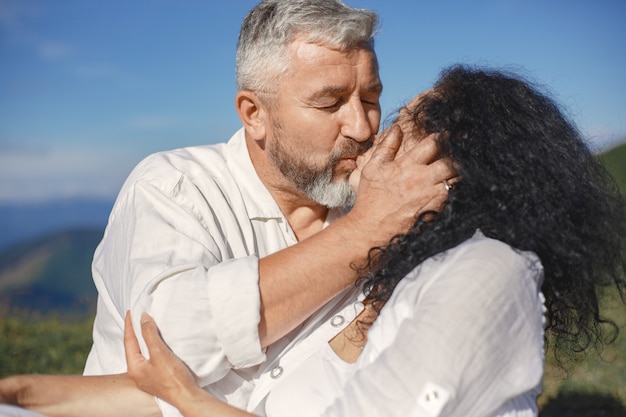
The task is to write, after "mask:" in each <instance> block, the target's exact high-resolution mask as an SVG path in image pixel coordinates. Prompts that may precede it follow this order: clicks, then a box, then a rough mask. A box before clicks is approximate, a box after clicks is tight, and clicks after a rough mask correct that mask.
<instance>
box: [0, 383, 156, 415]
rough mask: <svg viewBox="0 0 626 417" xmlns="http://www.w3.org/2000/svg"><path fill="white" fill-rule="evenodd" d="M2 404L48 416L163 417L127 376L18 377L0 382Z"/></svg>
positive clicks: (150, 399)
mask: <svg viewBox="0 0 626 417" xmlns="http://www.w3.org/2000/svg"><path fill="white" fill-rule="evenodd" d="M0 403H7V404H12V405H17V406H20V407H23V408H26V409H29V410H33V411H36V412H38V413H42V414H45V415H47V416H49V417H57V416H58V417H74V416H75V417H84V416H91V417H114V416H115V417H123V416H129V417H131V416H132V417H136V416H142V417H160V416H161V411H160V410H159V407H158V406H157V404H156V402H155V401H154V397H152V396H150V395H148V394H146V393H145V392H142V391H140V390H138V389H137V388H136V386H135V383H134V382H133V380H132V379H130V377H129V376H128V375H127V374H120V375H103V376H82V375H16V376H11V377H7V378H4V379H0Z"/></svg>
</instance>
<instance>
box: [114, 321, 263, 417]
mask: <svg viewBox="0 0 626 417" xmlns="http://www.w3.org/2000/svg"><path fill="white" fill-rule="evenodd" d="M141 333H142V335H143V338H144V340H145V342H146V345H147V346H148V353H149V355H150V358H149V359H146V358H144V357H143V355H142V354H141V350H140V349H139V342H138V341H137V336H136V335H135V331H134V329H133V323H132V322H131V319H130V313H129V312H127V313H126V319H125V323H124V348H125V349H126V362H127V364H128V375H129V376H130V377H131V378H132V380H133V381H135V384H137V387H138V388H139V389H141V390H143V391H145V392H147V393H148V394H152V395H153V396H155V397H159V398H161V399H162V400H165V401H167V402H168V403H170V404H172V405H173V406H174V407H176V408H178V410H179V411H180V413H181V414H182V415H183V416H185V417H254V415H253V414H250V413H247V412H245V411H243V410H240V409H238V408H235V407H233V406H230V405H228V404H226V403H224V402H221V401H220V400H218V399H216V398H215V397H213V396H212V395H210V394H209V393H208V392H206V391H204V390H203V389H202V388H201V387H200V386H199V385H198V384H197V383H196V380H195V377H194V375H193V373H192V372H191V370H190V369H189V368H187V365H185V364H184V363H183V361H182V360H180V359H179V358H178V357H177V356H176V355H175V354H174V352H172V351H171V349H170V348H169V347H168V346H167V345H166V344H165V342H164V341H163V339H161V336H160V335H159V329H158V328H157V325H156V323H155V322H154V319H153V318H152V317H150V315H148V314H147V313H144V314H142V315H141Z"/></svg>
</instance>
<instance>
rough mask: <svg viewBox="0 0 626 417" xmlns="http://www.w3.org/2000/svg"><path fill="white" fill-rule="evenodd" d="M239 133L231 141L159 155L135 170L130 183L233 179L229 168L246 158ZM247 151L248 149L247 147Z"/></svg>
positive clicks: (173, 150)
mask: <svg viewBox="0 0 626 417" xmlns="http://www.w3.org/2000/svg"><path fill="white" fill-rule="evenodd" d="M239 134H240V132H237V133H236V134H235V135H234V136H233V137H232V138H231V139H230V140H229V141H228V142H220V143H214V144H209V145H198V146H188V147H184V148H178V149H172V150H167V151H160V152H155V153H153V154H151V155H149V156H147V157H145V158H144V159H143V160H142V161H140V162H139V163H138V164H137V166H136V167H135V168H134V169H133V171H132V173H131V175H130V176H129V180H130V181H154V180H163V179H170V180H175V179H176V178H179V177H181V176H184V177H186V178H187V179H190V180H191V181H196V180H198V179H201V180H204V181H206V180H216V181H220V180H226V181H228V180H229V179H230V169H229V166H230V165H231V164H232V161H233V160H236V159H239V158H241V157H242V155H240V154H241V152H242V147H241V146H235V144H236V143H238V142H240V138H239ZM244 150H245V148H244Z"/></svg>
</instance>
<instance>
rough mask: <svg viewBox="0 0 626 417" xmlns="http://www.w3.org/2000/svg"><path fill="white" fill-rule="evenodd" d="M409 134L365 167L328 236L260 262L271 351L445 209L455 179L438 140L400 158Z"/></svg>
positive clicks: (391, 137) (381, 148)
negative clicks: (386, 248) (375, 257)
mask: <svg viewBox="0 0 626 417" xmlns="http://www.w3.org/2000/svg"><path fill="white" fill-rule="evenodd" d="M401 142H402V132H401V131H400V129H399V128H392V129H391V132H390V133H389V134H387V135H386V136H385V137H383V138H382V140H381V141H380V142H379V143H377V144H376V145H375V146H376V147H377V148H376V149H375V150H374V153H373V155H372V157H371V159H370V161H369V162H368V163H367V164H366V166H365V167H364V168H363V173H362V175H361V181H360V185H359V190H358V194H357V199H356V203H355V205H354V207H353V208H352V210H351V211H350V213H348V214H347V215H346V216H344V217H343V218H341V219H339V220H337V221H335V222H333V223H332V224H331V225H330V226H329V227H327V228H326V229H324V230H322V231H320V232H318V233H316V234H315V235H313V236H311V237H309V238H308V239H306V240H304V241H301V242H299V243H298V244H296V245H294V246H291V247H289V248H286V249H283V250H281V251H279V252H276V253H274V254H272V255H270V256H267V257H265V258H262V259H260V261H259V279H260V283H259V286H260V293H261V304H262V307H261V322H260V324H259V335H260V339H261V343H262V345H263V346H268V345H270V344H272V343H273V342H274V341H276V340H277V339H279V338H280V337H282V336H283V335H285V334H286V333H287V332H289V331H290V330H291V329H293V328H294V327H295V326H297V325H298V324H299V323H301V322H302V321H303V320H305V319H306V318H307V317H308V316H309V315H311V314H312V313H313V312H314V311H315V310H316V309H317V308H319V307H320V306H322V305H323V304H324V303H325V302H327V301H328V300H330V299H331V298H332V297H333V296H335V295H336V294H338V293H339V292H340V291H341V290H342V289H344V288H346V287H348V286H350V285H353V284H354V282H355V280H356V278H357V275H358V274H357V272H356V270H355V269H354V266H358V267H360V266H364V264H365V263H366V260H367V255H368V252H369V250H370V249H371V248H373V247H377V246H382V245H385V244H387V242H389V240H390V239H391V238H392V237H393V236H395V235H396V234H399V233H404V232H406V231H408V229H409V228H410V226H411V225H412V224H413V223H414V222H415V219H416V217H417V215H419V214H420V213H423V212H425V211H428V210H439V209H440V207H441V205H442V204H443V203H444V202H445V200H446V199H447V191H446V189H445V187H444V185H443V180H445V179H449V178H451V177H453V176H455V174H454V171H453V170H452V168H451V166H450V161H449V160H446V159H437V158H438V147H437V144H436V138H435V136H430V137H428V138H426V139H423V140H421V141H420V142H418V143H417V144H416V145H415V146H413V147H412V148H410V149H409V150H408V151H407V152H405V153H403V154H401V155H396V154H397V152H398V149H399V148H400V146H401Z"/></svg>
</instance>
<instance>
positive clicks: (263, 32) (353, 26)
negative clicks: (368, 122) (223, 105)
mask: <svg viewBox="0 0 626 417" xmlns="http://www.w3.org/2000/svg"><path fill="white" fill-rule="evenodd" d="M377 25H378V16H377V14H376V13H375V12H373V11H371V10H366V9H355V8H352V7H349V6H346V5H345V4H344V3H342V2H341V0H263V1H261V3H259V4H258V5H257V6H256V7H255V8H254V9H252V10H251V11H250V12H249V13H248V15H247V16H246V18H245V19H244V20H243V22H242V24H241V31H240V33H239V41H238V43H237V89H238V90H239V91H241V90H251V91H254V92H256V93H257V94H260V95H261V96H263V95H266V94H270V95H271V93H272V92H274V91H275V90H276V84H277V82H278V79H279V77H280V76H282V75H284V74H285V73H286V72H287V70H288V69H289V54H287V53H286V49H287V47H288V46H289V44H290V43H291V42H293V41H294V40H295V39H296V37H299V36H304V39H305V41H307V42H311V43H316V44H318V45H322V46H329V47H332V48H337V49H339V50H342V51H343V50H349V49H353V48H369V49H372V50H373V48H374V35H375V33H376V30H377Z"/></svg>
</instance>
